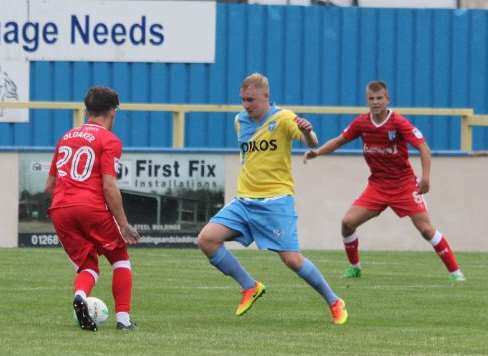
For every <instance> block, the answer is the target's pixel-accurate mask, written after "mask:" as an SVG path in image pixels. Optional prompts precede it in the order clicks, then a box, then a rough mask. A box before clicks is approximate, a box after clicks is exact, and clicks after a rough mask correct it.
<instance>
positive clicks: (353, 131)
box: [342, 117, 361, 141]
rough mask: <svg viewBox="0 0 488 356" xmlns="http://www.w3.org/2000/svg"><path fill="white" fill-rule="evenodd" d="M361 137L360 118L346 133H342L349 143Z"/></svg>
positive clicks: (357, 118)
mask: <svg viewBox="0 0 488 356" xmlns="http://www.w3.org/2000/svg"><path fill="white" fill-rule="evenodd" d="M360 135H361V130H360V125H359V117H356V118H355V119H354V120H353V121H352V122H351V123H350V124H349V126H347V127H346V128H345V129H344V131H342V137H344V138H345V139H346V140H347V141H352V140H354V139H356V138H358V137H359V136H360Z"/></svg>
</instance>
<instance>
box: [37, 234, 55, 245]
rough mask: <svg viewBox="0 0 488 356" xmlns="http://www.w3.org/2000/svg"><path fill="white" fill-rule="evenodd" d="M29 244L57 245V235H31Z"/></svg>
mask: <svg viewBox="0 0 488 356" xmlns="http://www.w3.org/2000/svg"><path fill="white" fill-rule="evenodd" d="M31 244H33V245H35V246H38V245H39V246H52V245H58V244H59V241H58V236H57V235H53V234H46V235H32V236H31Z"/></svg>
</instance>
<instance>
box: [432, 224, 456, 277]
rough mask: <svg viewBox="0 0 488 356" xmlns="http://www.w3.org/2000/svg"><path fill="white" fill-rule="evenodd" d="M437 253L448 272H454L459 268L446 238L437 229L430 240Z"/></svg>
mask: <svg viewBox="0 0 488 356" xmlns="http://www.w3.org/2000/svg"><path fill="white" fill-rule="evenodd" d="M430 242H431V243H432V246H434V250H435V252H436V253H437V255H438V256H439V257H440V258H441V260H442V262H443V263H444V264H445V265H446V267H447V270H448V271H449V272H455V271H457V270H458V269H459V266H458V264H457V262H456V257H455V256H454V252H452V250H451V247H450V246H449V244H448V243H447V240H446V239H445V237H444V236H442V234H441V233H440V232H439V231H436V232H435V235H434V237H433V238H432V240H431V241H430Z"/></svg>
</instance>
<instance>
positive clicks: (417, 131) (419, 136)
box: [412, 127, 424, 139]
mask: <svg viewBox="0 0 488 356" xmlns="http://www.w3.org/2000/svg"><path fill="white" fill-rule="evenodd" d="M412 132H413V134H414V136H415V137H417V138H418V139H421V138H422V137H424V135H422V132H420V130H419V129H418V128H416V127H415V128H414V129H413V130H412Z"/></svg>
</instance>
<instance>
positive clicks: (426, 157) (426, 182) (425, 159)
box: [417, 142, 431, 194]
mask: <svg viewBox="0 0 488 356" xmlns="http://www.w3.org/2000/svg"><path fill="white" fill-rule="evenodd" d="M417 149H418V150H419V152H420V162H421V165H422V176H421V177H420V181H419V184H418V193H419V194H425V193H428V192H429V190H430V165H431V154H430V148H429V146H428V145H427V143H425V142H424V143H421V144H420V145H419V146H418V147H417Z"/></svg>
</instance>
